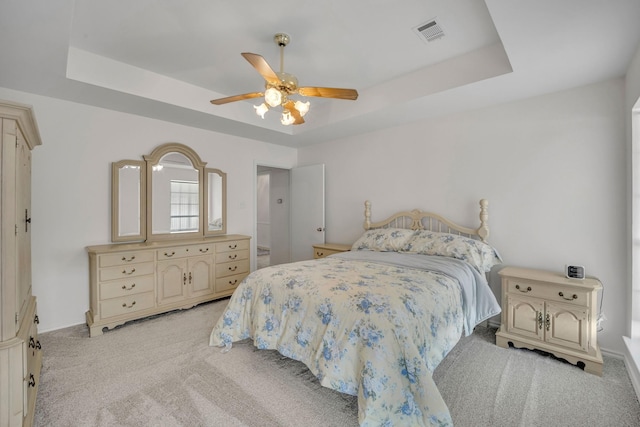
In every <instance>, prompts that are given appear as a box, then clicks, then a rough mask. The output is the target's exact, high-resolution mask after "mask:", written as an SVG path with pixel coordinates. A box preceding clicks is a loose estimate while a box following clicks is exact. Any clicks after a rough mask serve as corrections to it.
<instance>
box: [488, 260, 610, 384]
mask: <svg viewBox="0 0 640 427" xmlns="http://www.w3.org/2000/svg"><path fill="white" fill-rule="evenodd" d="M499 274H500V276H501V278H502V323H501V325H500V329H499V330H498V332H496V344H497V345H499V346H500V347H504V348H508V347H510V346H513V347H518V348H520V347H524V348H528V349H532V350H533V349H538V350H542V351H546V352H549V353H551V354H553V355H554V356H556V357H558V358H561V359H564V360H566V361H568V362H569V363H572V364H574V365H577V366H579V367H581V368H583V369H584V370H585V371H587V372H590V373H592V374H596V375H600V376H601V375H602V354H601V352H600V347H598V343H597V327H596V321H597V318H598V312H597V294H598V291H599V290H601V289H602V284H601V283H600V281H599V280H598V279H596V278H592V277H591V278H586V279H582V280H580V279H567V278H566V277H565V276H564V275H562V274H560V273H554V272H549V271H543V270H532V269H527V268H517V267H507V268H504V269H502V270H500V272H499Z"/></svg>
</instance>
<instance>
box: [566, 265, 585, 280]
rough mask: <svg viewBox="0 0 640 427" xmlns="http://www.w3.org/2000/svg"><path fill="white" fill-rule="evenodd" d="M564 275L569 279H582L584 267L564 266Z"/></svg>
mask: <svg viewBox="0 0 640 427" xmlns="http://www.w3.org/2000/svg"><path fill="white" fill-rule="evenodd" d="M565 275H566V276H567V278H569V279H584V277H585V273H584V267H583V266H582V265H566V266H565Z"/></svg>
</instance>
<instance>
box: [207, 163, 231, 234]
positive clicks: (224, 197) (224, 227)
mask: <svg viewBox="0 0 640 427" xmlns="http://www.w3.org/2000/svg"><path fill="white" fill-rule="evenodd" d="M212 173H214V174H216V175H220V177H221V178H222V229H220V230H209V226H208V225H207V224H209V194H210V192H209V174H212ZM204 209H205V215H206V216H204V217H203V221H204V222H203V224H204V235H205V236H216V235H218V234H227V174H226V173H224V172H222V171H221V170H220V169H212V168H206V169H205V170H204Z"/></svg>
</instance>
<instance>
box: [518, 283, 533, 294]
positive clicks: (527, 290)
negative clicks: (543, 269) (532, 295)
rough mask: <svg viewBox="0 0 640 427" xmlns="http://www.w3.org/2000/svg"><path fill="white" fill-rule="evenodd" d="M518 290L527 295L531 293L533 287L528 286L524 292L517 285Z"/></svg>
mask: <svg viewBox="0 0 640 427" xmlns="http://www.w3.org/2000/svg"><path fill="white" fill-rule="evenodd" d="M516 289H517V290H519V291H520V292H525V293H527V292H531V286H527V289H526V290H524V291H523V290H522V289H520V285H516Z"/></svg>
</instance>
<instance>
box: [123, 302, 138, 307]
mask: <svg viewBox="0 0 640 427" xmlns="http://www.w3.org/2000/svg"><path fill="white" fill-rule="evenodd" d="M134 305H136V302H135V301H134V302H132V303H131V305H127V303H126V302H123V303H122V307H123V308H131V307H133V306H134Z"/></svg>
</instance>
